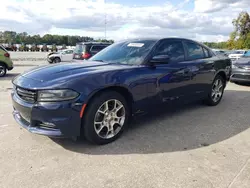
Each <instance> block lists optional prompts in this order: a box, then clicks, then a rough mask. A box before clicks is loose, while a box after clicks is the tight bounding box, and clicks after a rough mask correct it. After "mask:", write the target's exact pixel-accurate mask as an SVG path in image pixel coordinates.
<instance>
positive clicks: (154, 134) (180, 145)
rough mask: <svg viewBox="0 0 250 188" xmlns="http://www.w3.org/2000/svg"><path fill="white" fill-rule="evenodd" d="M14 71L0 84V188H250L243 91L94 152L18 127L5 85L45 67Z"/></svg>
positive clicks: (146, 125)
mask: <svg viewBox="0 0 250 188" xmlns="http://www.w3.org/2000/svg"><path fill="white" fill-rule="evenodd" d="M17 53H18V52H17ZM19 53H21V52H19ZM11 55H12V56H13V57H17V58H19V56H18V55H17V54H15V55H17V56H15V55H13V54H11ZM22 55H23V52H22ZM32 55H34V56H32V57H35V58H37V57H39V58H40V57H43V55H44V54H42V53H41V54H39V56H36V55H35V54H33V53H32ZM22 57H25V55H24V56H22ZM39 58H37V59H39ZM15 64H16V65H18V66H16V67H15V68H14V70H13V71H11V72H9V74H8V76H7V77H5V78H1V79H0V143H1V147H0V168H1V170H0V177H1V178H0V187H1V188H10V187H11V188H12V187H13V188H19V187H20V188H23V187H25V188H29V187H30V188H34V187H39V188H43V187H44V188H47V187H50V188H54V187H72V188H75V187H79V188H80V187H81V188H82V187H86V188H101V187H105V188H107V187H115V188H119V187H121V188H122V187H124V188H128V187H133V188H137V187H138V188H139V187H142V188H145V187H147V188H148V187H164V188H168V187H169V188H175V187H176V188H182V187H185V188H189V187H190V188H191V187H192V188H193V187H195V188H196V187H197V188H201V187H202V188H210V187H211V188H212V187H216V188H228V187H230V188H249V186H250V178H249V177H250V150H249V148H250V129H249V127H250V116H249V111H250V105H249V101H250V87H249V86H241V85H235V84H231V83H230V84H229V85H228V86H227V89H226V91H225V95H224V98H223V100H222V101H221V104H220V105H218V106H216V107H207V106H203V105H201V104H192V105H188V106H184V107H182V108H179V109H177V110H174V111H172V112H169V111H168V112H165V113H161V114H158V115H153V114H151V115H148V116H147V117H144V118H140V119H138V120H136V121H133V122H132V123H131V127H130V129H129V130H128V131H126V132H125V134H124V136H122V137H121V138H120V139H119V140H117V141H116V142H114V143H112V144H109V145H105V146H92V145H90V144H88V143H85V142H84V141H78V142H73V141H71V140H68V139H49V138H47V137H44V136H38V135H33V134H30V133H29V132H27V131H26V130H23V129H21V128H20V127H19V125H17V123H16V122H15V121H14V120H13V118H12V115H11V112H12V105H11V100H10V89H11V87H12V86H11V82H10V80H11V79H12V78H13V77H15V76H16V75H18V74H19V73H22V72H23V71H25V70H27V69H30V68H33V67H34V66H37V65H39V64H46V61H19V62H15ZM69 126H70V125H69Z"/></svg>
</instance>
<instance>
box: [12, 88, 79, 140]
mask: <svg viewBox="0 0 250 188" xmlns="http://www.w3.org/2000/svg"><path fill="white" fill-rule="evenodd" d="M11 96H12V103H13V108H14V111H13V116H14V119H15V120H16V122H17V123H18V124H19V125H20V126H21V127H23V128H25V129H26V130H28V131H29V132H31V133H35V134H40V135H45V136H49V137H77V136H80V129H81V118H80V111H81V105H79V104H78V105H77V103H76V104H75V103H72V102H58V103H34V104H32V103H28V102H25V101H23V100H22V99H21V98H19V96H18V95H17V94H16V93H15V92H12V94H11Z"/></svg>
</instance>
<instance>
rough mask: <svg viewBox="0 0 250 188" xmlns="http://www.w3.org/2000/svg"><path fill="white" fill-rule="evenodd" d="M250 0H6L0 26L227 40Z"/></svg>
mask: <svg viewBox="0 0 250 188" xmlns="http://www.w3.org/2000/svg"><path fill="white" fill-rule="evenodd" d="M249 1H250V0H168V1H165V0H5V1H2V2H1V6H0V12H1V16H0V30H2V31H4V30H13V31H16V32H27V33H29V34H31V35H34V34H40V35H44V34H47V33H49V34H58V35H80V36H90V37H94V38H96V39H97V38H104V37H105V15H106V28H107V32H106V36H107V39H114V40H115V41H117V40H123V39H127V38H142V37H158V38H159V37H184V38H190V39H194V40H198V41H202V42H204V41H216V42H218V41H226V40H228V37H229V34H230V32H232V31H233V29H234V28H233V25H232V20H233V19H234V18H236V17H237V16H238V14H239V13H240V12H241V11H248V12H249V13H250V2H249Z"/></svg>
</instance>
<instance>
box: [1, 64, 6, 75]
mask: <svg viewBox="0 0 250 188" xmlns="http://www.w3.org/2000/svg"><path fill="white" fill-rule="evenodd" d="M6 73H7V69H6V66H5V65H4V64H0V77H4V76H5V75H6Z"/></svg>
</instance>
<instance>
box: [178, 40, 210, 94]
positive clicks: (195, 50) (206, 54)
mask: <svg viewBox="0 0 250 188" xmlns="http://www.w3.org/2000/svg"><path fill="white" fill-rule="evenodd" d="M183 44H184V48H185V51H186V61H185V63H184V64H186V65H187V69H186V71H187V72H189V75H190V79H191V87H190V90H191V91H192V96H193V97H195V98H196V97H198V96H204V95H206V94H207V91H208V90H209V87H210V86H211V83H212V80H213V75H214V72H215V71H214V59H213V57H212V54H211V52H210V51H209V50H208V49H207V48H206V47H205V46H202V45H200V44H198V43H196V42H193V41H187V40H184V41H183Z"/></svg>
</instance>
